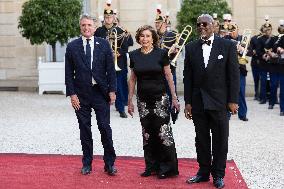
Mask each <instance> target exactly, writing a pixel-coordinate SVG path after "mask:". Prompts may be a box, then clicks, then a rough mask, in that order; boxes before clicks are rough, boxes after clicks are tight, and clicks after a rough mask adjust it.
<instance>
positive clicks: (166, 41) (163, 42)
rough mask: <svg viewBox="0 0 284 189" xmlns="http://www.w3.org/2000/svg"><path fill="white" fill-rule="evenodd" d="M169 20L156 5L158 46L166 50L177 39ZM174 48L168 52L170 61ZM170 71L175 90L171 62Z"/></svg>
mask: <svg viewBox="0 0 284 189" xmlns="http://www.w3.org/2000/svg"><path fill="white" fill-rule="evenodd" d="M169 25H170V20H169V15H167V16H163V15H162V11H161V5H158V6H157V15H156V19H155V27H156V30H157V33H158V35H159V47H160V48H162V49H165V50H166V51H167V52H168V51H169V50H170V49H171V47H172V46H173V45H174V44H175V43H176V41H177V39H178V33H177V32H176V31H173V30H170V29H169ZM167 28H168V30H167ZM176 53H177V52H176V50H175V51H174V52H172V53H170V57H169V58H170V61H172V60H173V58H174V57H175V55H176ZM171 71H172V75H173V80H174V85H175V91H176V85H177V81H176V67H175V65H173V64H171ZM167 93H168V95H169V97H170V104H171V101H172V100H171V99H172V98H171V93H170V91H169V89H168V90H167Z"/></svg>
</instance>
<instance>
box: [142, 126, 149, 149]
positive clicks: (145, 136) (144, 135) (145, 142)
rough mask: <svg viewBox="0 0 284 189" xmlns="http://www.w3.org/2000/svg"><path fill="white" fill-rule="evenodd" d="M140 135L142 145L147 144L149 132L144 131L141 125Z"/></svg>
mask: <svg viewBox="0 0 284 189" xmlns="http://www.w3.org/2000/svg"><path fill="white" fill-rule="evenodd" d="M142 137H143V146H145V145H147V144H148V140H149V137H150V135H149V133H146V131H145V128H144V127H142Z"/></svg>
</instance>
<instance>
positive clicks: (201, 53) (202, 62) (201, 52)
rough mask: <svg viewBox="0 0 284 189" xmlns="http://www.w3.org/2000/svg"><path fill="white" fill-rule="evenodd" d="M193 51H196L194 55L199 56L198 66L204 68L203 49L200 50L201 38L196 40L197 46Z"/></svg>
mask: <svg viewBox="0 0 284 189" xmlns="http://www.w3.org/2000/svg"><path fill="white" fill-rule="evenodd" d="M195 53H196V57H198V58H199V60H198V62H200V67H201V68H202V69H204V68H205V65H204V57H203V50H202V44H201V40H198V41H197V46H196V51H195Z"/></svg>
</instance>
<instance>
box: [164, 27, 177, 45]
mask: <svg viewBox="0 0 284 189" xmlns="http://www.w3.org/2000/svg"><path fill="white" fill-rule="evenodd" d="M169 33H171V34H173V35H171V36H166V37H165V38H164V40H163V42H162V44H161V47H162V48H166V49H170V48H171V46H172V45H173V44H175V43H176V41H177V39H178V36H179V34H178V32H176V31H173V30H171V31H169ZM166 43H171V44H170V46H168V45H166Z"/></svg>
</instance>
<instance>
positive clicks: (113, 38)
mask: <svg viewBox="0 0 284 189" xmlns="http://www.w3.org/2000/svg"><path fill="white" fill-rule="evenodd" d="M107 40H108V41H109V43H110V46H111V48H112V49H113V51H114V68H115V71H121V69H120V68H119V66H118V63H117V59H118V57H117V56H118V51H117V49H118V45H117V40H118V38H117V29H116V28H113V29H112V30H111V32H110V33H109V35H108V36H107Z"/></svg>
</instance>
